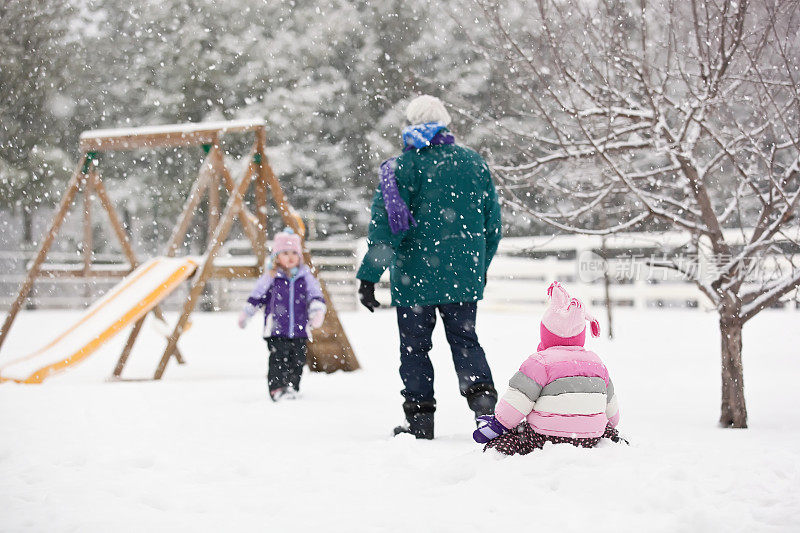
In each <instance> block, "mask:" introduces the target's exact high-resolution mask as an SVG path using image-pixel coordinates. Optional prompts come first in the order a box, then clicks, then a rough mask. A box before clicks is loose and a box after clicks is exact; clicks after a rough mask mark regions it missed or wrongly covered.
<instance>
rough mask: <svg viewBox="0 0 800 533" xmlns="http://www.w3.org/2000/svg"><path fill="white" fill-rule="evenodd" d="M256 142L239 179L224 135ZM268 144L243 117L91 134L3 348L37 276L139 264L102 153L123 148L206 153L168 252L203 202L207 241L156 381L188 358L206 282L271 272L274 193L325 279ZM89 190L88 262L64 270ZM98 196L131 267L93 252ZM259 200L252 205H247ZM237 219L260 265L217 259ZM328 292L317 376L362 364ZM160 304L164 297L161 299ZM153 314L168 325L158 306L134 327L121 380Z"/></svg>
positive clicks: (119, 273) (318, 335)
mask: <svg viewBox="0 0 800 533" xmlns="http://www.w3.org/2000/svg"><path fill="white" fill-rule="evenodd" d="M248 133H252V134H253V135H254V137H255V139H254V142H253V147H252V149H251V150H250V153H249V154H248V155H247V156H246V157H247V161H248V164H247V166H246V168H245V170H244V172H243V174H242V176H241V177H240V178H238V180H237V179H235V178H234V176H233V175H232V173H231V171H230V169H229V168H228V166H227V165H226V162H225V157H224V154H223V150H222V148H221V146H220V138H221V137H222V136H223V135H225V134H248ZM266 139H267V130H266V124H265V122H264V121H263V120H240V121H227V122H215V123H210V122H209V123H195V124H182V125H168V126H155V127H144V128H130V129H124V130H97V131H87V132H84V133H83V134H82V135H81V137H80V151H81V157H80V159H79V161H78V165H77V168H76V170H75V172H74V174H73V175H72V177H71V179H70V180H69V183H68V185H67V190H66V192H65V193H64V195H63V197H62V198H61V202H60V204H59V207H58V209H57V210H56V213H55V216H54V217H53V221H52V223H51V225H50V228H49V230H48V231H47V233H46V235H45V237H44V239H43V240H42V242H41V245H40V247H39V250H38V253H37V254H36V257H35V258H34V260H33V262H32V263H31V264H30V266H29V268H28V272H27V276H26V278H25V281H24V282H23V284H22V287H21V288H20V291H19V294H18V295H17V298H16V300H15V301H14V302H13V304H12V305H11V308H10V309H9V312H8V315H7V316H6V319H5V323H4V324H3V327H2V330H1V331H0V348H2V345H3V342H4V341H5V339H6V337H7V335H8V332H9V330H10V328H11V325H12V324H13V322H14V319H15V318H16V316H17V313H18V312H19V311H20V309H21V308H22V306H23V304H24V302H25V300H26V299H27V297H28V294H29V292H30V290H31V288H32V287H33V284H34V282H35V281H36V279H37V278H40V277H42V278H57V277H58V278H64V277H69V278H85V279H87V281H88V279H89V278H95V279H97V278H114V277H117V278H122V277H124V276H126V275H128V274H130V273H131V272H133V271H134V270H135V269H136V268H137V267H138V266H140V261H139V259H138V258H137V256H136V254H135V252H134V250H133V246H132V245H131V242H130V239H129V237H128V234H127V232H126V231H125V228H124V227H123V225H122V223H121V222H120V218H119V217H118V216H117V212H116V210H115V208H114V204H113V203H112V201H111V198H110V196H109V195H108V192H107V190H106V188H105V185H104V184H103V181H102V180H101V178H100V172H99V162H100V159H99V156H100V153H102V152H111V151H119V150H139V149H153V148H171V147H173V148H174V147H189V146H202V147H203V149H204V150H205V152H206V157H205V160H204V161H203V163H202V165H201V167H200V170H199V172H198V175H197V178H196V179H195V181H194V183H193V185H192V187H191V190H190V192H189V195H188V197H187V199H186V201H185V203H184V206H183V209H182V211H181V214H180V215H179V217H178V220H177V222H176V224H175V227H174V228H173V230H172V234H171V236H170V239H169V241H168V242H167V244H166V246H165V248H164V251H163V255H164V256H166V257H169V258H172V257H175V256H176V254H177V253H178V251H179V250H180V249H181V248H182V247H183V245H184V242H185V240H186V238H187V236H188V232H189V231H190V227H191V226H192V222H193V220H194V218H195V214H196V210H197V209H198V207H199V206H200V204H201V202H202V200H203V199H204V198H206V199H207V206H208V209H207V220H206V224H207V226H208V233H207V234H208V235H209V238H208V244H207V246H206V249H205V251H204V253H203V255H202V257H201V258H200V259H199V261H198V264H197V266H196V270H194V275H193V276H192V277H191V278H189V282H190V284H191V285H190V289H189V294H188V297H187V298H186V300H185V301H184V303H183V307H182V309H181V312H180V316H179V318H178V321H177V323H176V324H175V325H174V327H173V328H172V332H171V333H170V334H169V336H168V337H167V344H166V347H165V348H164V352H163V354H162V356H161V359H160V361H159V363H158V367H157V368H156V370H155V374H154V375H153V379H161V377H162V376H163V374H164V370H165V369H166V367H167V363H168V362H169V360H170V358H172V357H175V359H176V360H177V361H178V362H179V363H181V364H183V362H184V357H183V355H182V354H181V352H180V350H179V349H178V340H179V339H180V337H181V335H182V334H183V333H184V331H186V329H187V325H188V324H189V317H190V315H191V313H192V311H193V310H194V309H195V307H196V305H197V303H198V301H199V300H200V298H201V296H202V293H203V290H204V288H205V286H206V283H207V282H208V281H209V280H210V279H214V278H217V279H219V278H224V279H234V278H236V279H239V278H257V277H258V276H260V275H261V274H262V273H263V271H264V268H265V261H266V258H267V254H268V250H267V246H268V245H267V235H266V228H267V202H268V197H269V196H271V198H272V201H273V202H274V204H275V206H276V208H277V210H278V212H279V213H280V216H281V218H282V221H283V223H284V224H285V225H286V226H288V227H290V228H292V229H293V230H294V231H295V233H297V234H298V235H300V237H301V240H302V241H303V257H304V260H305V262H306V264H307V265H308V266H309V268H310V269H311V270H312V272H313V273H314V274H315V275H316V276H317V278H318V279H319V275H318V272H317V270H316V269H315V268H314V266H313V263H312V259H311V256H310V254H309V253H308V250H307V248H306V246H305V226H304V224H303V222H302V220H301V218H300V217H299V216H298V215H297V214H296V213H295V212H294V210H293V209H292V207H291V205H290V204H289V202H288V200H287V198H286V195H285V194H284V192H283V189H282V188H281V185H280V183H279V181H278V179H277V178H276V176H275V174H274V172H273V171H272V168H271V167H270V165H269V162H268V161H267V156H266V153H265V148H266ZM251 186H254V188H255V191H254V195H253V197H254V203H253V202H249V201H248V199H247V192H248V191H249V189H250V187H251ZM223 191H224V194H227V197H228V198H227V202H226V204H225V206H224V209H223V210H222V211H220V198H221V194H220V193H223ZM81 192H82V193H83V244H82V253H83V263H82V264H78V265H63V264H53V263H46V262H45V260H46V258H47V254H48V251H49V250H50V248H51V246H52V244H53V242H54V240H55V238H56V236H57V235H58V232H59V230H60V228H61V226H62V224H63V222H64V220H65V218H66V216H67V214H68V212H69V210H70V208H71V206H72V205H73V203H74V201H75V199H76V196H77V195H78V194H79V193H81ZM95 195H96V197H97V198H98V199H99V201H100V204H101V206H102V207H103V209H104V210H105V211H106V213H107V214H108V218H109V221H110V224H111V228H112V229H113V232H114V234H115V235H116V238H117V240H118V241H119V244H120V246H121V249H122V252H123V253H124V254H125V257H126V258H127V261H128V264H127V265H125V264H121V265H102V266H100V265H96V264H94V263H93V255H92V238H93V236H92V233H93V226H92V202H91V200H92V198H93V196H95ZM248 203H252V205H248ZM235 220H238V221H239V222H240V224H241V226H242V229H243V231H244V234H245V235H246V237H247V239H248V241H249V242H250V244H251V246H252V249H253V252H254V256H255V262H254V263H253V264H245V265H242V264H230V265H225V264H224V262H223V261H220V260H219V258H218V254H219V252H220V249H221V248H222V245H223V244H224V242H225V240H226V239H227V237H228V235H229V233H230V231H231V228H232V227H233V224H234V222H235ZM320 284H321V285H322V291H323V294H324V296H325V299H326V301H327V302H328V311H327V314H326V316H325V320H324V322H323V325H322V327H321V328H320V329H318V330H315V331H314V340H313V341H312V342H311V343H310V344H309V361H308V364H309V367H310V368H311V369H312V370H315V371H322V372H334V371H336V370H346V371H350V370H355V369H357V368H358V367H359V365H358V361H357V360H356V358H355V355H354V353H353V350H352V347H351V345H350V342H349V340H348V338H347V335H346V334H345V332H344V329H343V328H342V325H341V323H340V321H339V318H338V315H337V313H336V310H335V309H334V307H333V304H332V301H331V298H330V295H329V293H328V290H327V288H326V287H325V284H324V282H323V281H322V280H321V279H320ZM158 301H160V300H158ZM149 312H153V314H154V315H155V317H156V318H157V319H158V320H160V321H162V322H164V323H166V320H165V318H164V314H163V311H162V309H161V308H160V306H159V305H157V304H156V305H154V306H152V307H151V308H150V309H149V310H148V311H146V312H145V313H144V314H143V315H141V316H140V317H139V318H137V319H136V320H135V322H133V327H132V329H131V331H130V334H129V335H128V339H127V342H126V343H125V346H124V348H123V350H122V353H121V354H120V357H119V360H118V362H117V365H116V367H115V369H114V373H113V376H114V377H115V378H121V376H122V371H123V369H124V367H125V364H126V362H127V360H128V357H129V356H130V354H131V351H132V350H133V346H134V343H135V342H136V339H137V337H138V335H139V333H140V331H141V329H142V325H143V323H144V321H145V318H146V316H147V314H149Z"/></svg>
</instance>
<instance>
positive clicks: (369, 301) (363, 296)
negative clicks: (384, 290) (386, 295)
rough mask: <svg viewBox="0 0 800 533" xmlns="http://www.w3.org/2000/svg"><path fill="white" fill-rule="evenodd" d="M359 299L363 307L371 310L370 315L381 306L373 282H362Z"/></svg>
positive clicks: (359, 288)
mask: <svg viewBox="0 0 800 533" xmlns="http://www.w3.org/2000/svg"><path fill="white" fill-rule="evenodd" d="M358 299H359V300H360V301H361V305H363V306H364V307H366V308H367V309H369V312H370V313H374V312H375V308H376V307H380V306H381V304H380V302H378V300H376V299H375V284H374V283H372V282H371V281H366V280H363V279H362V280H361V285H359V286H358Z"/></svg>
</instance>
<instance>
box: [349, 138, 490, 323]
mask: <svg viewBox="0 0 800 533" xmlns="http://www.w3.org/2000/svg"><path fill="white" fill-rule="evenodd" d="M396 164H397V167H396V170H395V177H396V179H397V188H398V190H399V191H400V196H402V198H403V200H404V201H405V202H406V204H407V205H408V207H409V209H410V210H411V214H412V215H413V216H414V218H415V219H416V221H417V226H412V227H411V228H409V229H408V230H407V231H405V232H401V233H399V234H397V235H393V234H392V232H391V230H390V229H389V222H388V217H387V214H386V207H385V206H384V203H383V195H382V194H381V188H380V186H379V187H378V189H377V190H376V191H375V196H374V198H373V201H372V221H371V222H370V226H369V236H368V244H369V250H368V251H367V255H366V256H365V257H364V261H363V262H362V263H361V268H360V269H359V271H358V274H357V277H358V279H362V280H366V281H372V282H374V283H377V282H378V280H379V279H380V277H381V275H382V274H383V271H384V270H386V269H387V268H389V269H390V274H391V285H392V305H395V306H406V307H408V306H413V305H435V304H443V303H454V302H474V301H476V300H480V299H481V298H483V287H484V285H485V279H486V271H487V269H488V268H489V263H490V262H491V261H492V257H494V253H495V252H496V251H497V245H498V243H499V242H500V234H501V231H500V230H501V222H500V205H499V204H498V202H497V191H496V190H495V187H494V183H492V178H491V175H490V173H489V167H488V166H486V162H485V161H484V160H483V158H481V156H480V155H478V154H477V153H476V152H474V151H473V150H470V149H469V148H464V147H462V146H458V145H455V144H446V145H434V146H429V147H426V148H422V149H419V150H410V151H408V152H405V153H404V154H403V155H401V156H400V157H398V158H397V160H396Z"/></svg>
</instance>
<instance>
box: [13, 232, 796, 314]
mask: <svg viewBox="0 0 800 533" xmlns="http://www.w3.org/2000/svg"><path fill="white" fill-rule="evenodd" d="M730 238H731V239H732V240H733V239H735V236H733V235H731V236H730ZM687 240H688V239H687V237H686V235H685V234H682V233H678V232H675V233H660V234H652V235H651V234H622V235H615V236H613V237H608V238H607V239H606V240H605V243H603V242H602V240H601V238H600V237H588V236H574V235H566V236H558V237H519V238H506V239H503V240H502V241H501V243H500V248H499V250H498V253H497V256H496V257H495V259H494V261H493V262H492V266H491V268H490V269H489V283H488V284H487V287H486V293H485V297H484V301H483V303H482V304H481V307H482V309H491V310H496V311H518V310H524V309H527V308H531V307H539V306H542V305H544V304H545V302H546V289H547V287H548V286H549V284H550V283H551V282H552V281H553V280H559V281H561V282H562V283H565V284H567V285H568V288H569V290H570V292H571V293H573V294H574V295H576V296H578V297H580V298H582V299H583V300H584V301H586V302H587V303H588V302H591V303H592V305H595V306H599V305H603V302H604V301H605V288H604V283H603V276H602V268H607V269H608V272H609V273H610V275H611V278H612V284H611V286H610V295H611V299H612V302H613V303H614V305H617V306H626V307H632V308H635V309H646V308H654V307H687V308H698V309H704V308H707V307H708V302H707V300H706V298H705V296H703V295H702V294H701V293H700V291H699V290H698V289H697V288H696V287H695V285H694V283H692V282H691V281H688V280H686V279H683V278H682V277H681V276H680V275H678V274H677V272H676V271H674V270H669V269H666V268H660V267H654V266H652V264H653V263H658V262H659V260H663V256H662V255H661V250H664V249H675V248H678V247H680V246H681V245H682V244H683V243H685V242H686V241H687ZM308 246H309V250H310V252H311V254H312V257H313V258H314V264H315V265H316V266H317V268H318V269H319V270H320V273H321V277H322V279H324V280H325V283H326V285H327V287H328V291H329V293H330V294H331V297H332V299H333V300H334V304H335V306H336V308H337V309H339V310H342V311H346V310H357V309H362V308H361V307H360V306H359V305H358V296H357V280H356V279H355V272H356V270H357V269H358V265H359V264H360V262H361V259H362V258H363V256H364V254H365V253H366V240H365V239H358V240H327V241H309V243H308ZM601 249H604V250H605V252H604V253H606V254H607V256H608V257H609V258H610V259H609V260H608V261H607V262H604V261H602V260H601V258H600V256H599V255H597V254H596V252H597V251H599V250H601ZM248 250H249V243H248V242H246V241H232V242H230V243H228V244H226V246H225V248H224V250H223V257H224V256H225V255H227V256H228V258H229V259H234V258H238V259H241V260H242V261H252V260H253V259H252V258H251V257H248V256H247V255H246V254H247V253H248ZM32 255H33V254H32V253H24V252H0V305H2V306H3V308H7V307H8V306H9V305H10V303H11V301H12V300H13V298H14V297H15V296H16V292H17V290H18V289H19V286H20V284H21V283H22V280H23V279H24V275H25V265H26V263H27V261H29V260H30V258H31V256H32ZM62 255H63V256H59V255H55V256H53V257H52V260H56V261H63V262H69V261H72V262H79V261H80V260H81V258H80V257H78V256H77V255H75V254H62ZM689 257H690V259H691V260H692V261H694V262H695V263H696V265H697V266H698V268H700V269H702V268H703V264H704V259H703V254H702V250H701V254H700V257H697V256H696V255H695V256H694V257H691V254H689ZM795 258H796V259H797V258H800V254H798V256H796V257H795ZM96 259H97V260H99V261H107V262H114V261H121V258H119V257H117V256H113V255H108V256H105V255H99V256H97V257H96ZM778 266H780V265H774V267H775V268H778ZM114 283H115V281H114V280H97V279H94V280H91V281H90V282H88V283H87V282H84V281H83V280H80V279H77V280H76V279H53V280H41V281H37V284H36V286H35V289H34V291H33V293H32V296H31V299H30V303H29V307H31V306H32V307H48V308H82V307H84V306H87V305H89V304H90V303H91V302H92V301H93V300H94V299H96V298H97V297H98V296H99V295H100V294H102V293H103V292H105V291H106V290H108V289H109V288H110V287H111V286H113V285H114ZM252 286H253V281H252V280H213V281H212V282H211V283H210V285H209V288H208V290H207V291H206V294H205V296H204V299H203V301H202V302H201V305H200V308H201V309H205V310H215V309H225V310H235V309H239V308H240V307H241V306H242V304H243V302H244V300H245V299H246V298H247V295H248V293H249V291H250V290H251V288H252ZM376 296H377V298H378V300H379V301H381V303H383V304H385V305H388V303H389V301H390V296H389V274H388V272H387V273H385V274H384V276H383V278H382V279H381V282H380V283H379V284H378V287H377V290H376ZM184 297H185V293H184V292H182V291H178V292H177V294H174V295H173V296H171V297H170V299H168V300H167V302H166V303H165V307H167V308H176V307H178V306H179V305H180V303H181V301H182V300H183V298H184ZM780 307H783V308H784V309H797V308H798V305H797V304H796V303H795V302H794V301H792V302H789V303H787V304H783V305H782V306H780Z"/></svg>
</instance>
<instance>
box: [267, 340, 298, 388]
mask: <svg viewBox="0 0 800 533" xmlns="http://www.w3.org/2000/svg"><path fill="white" fill-rule="evenodd" d="M307 340H308V339H306V338H305V337H300V338H295V339H290V338H287V337H269V338H267V346H268V347H269V367H268V370H267V383H268V385H269V390H271V391H273V390H275V389H281V388H285V387H289V386H291V387H292V388H293V389H294V390H296V391H299V390H300V377H301V376H302V375H303V366H304V365H305V364H306V350H307V348H306V341H307Z"/></svg>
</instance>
